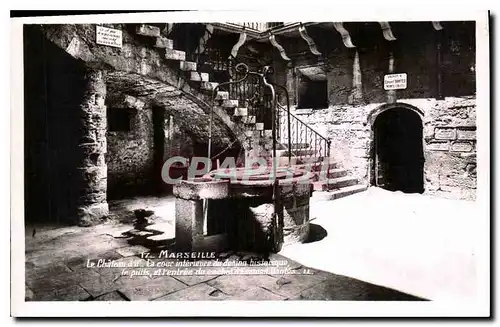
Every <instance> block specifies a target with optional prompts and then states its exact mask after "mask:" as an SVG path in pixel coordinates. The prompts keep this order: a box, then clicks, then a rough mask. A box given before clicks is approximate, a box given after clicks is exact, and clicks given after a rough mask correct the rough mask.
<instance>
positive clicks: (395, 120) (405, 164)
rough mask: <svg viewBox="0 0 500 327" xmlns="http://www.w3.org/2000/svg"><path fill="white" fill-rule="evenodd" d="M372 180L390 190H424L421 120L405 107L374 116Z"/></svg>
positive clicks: (414, 191)
mask: <svg viewBox="0 0 500 327" xmlns="http://www.w3.org/2000/svg"><path fill="white" fill-rule="evenodd" d="M373 131H374V146H375V148H374V150H375V151H374V182H375V185H376V186H379V187H382V188H384V189H386V190H389V191H402V192H405V193H423V191H424V175H423V164H424V155H423V148H422V121H421V119H420V116H419V115H418V114H417V113H416V112H414V111H412V110H409V109H406V108H393V109H390V110H387V111H384V112H382V113H381V114H380V115H378V117H377V118H376V120H375V123H374V125H373Z"/></svg>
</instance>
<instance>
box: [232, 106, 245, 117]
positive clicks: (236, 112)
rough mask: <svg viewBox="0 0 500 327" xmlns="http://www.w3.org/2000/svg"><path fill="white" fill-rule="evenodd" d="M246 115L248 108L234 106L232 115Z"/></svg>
mask: <svg viewBox="0 0 500 327" xmlns="http://www.w3.org/2000/svg"><path fill="white" fill-rule="evenodd" d="M247 115H248V108H234V114H233V116H239V117H243V116H247Z"/></svg>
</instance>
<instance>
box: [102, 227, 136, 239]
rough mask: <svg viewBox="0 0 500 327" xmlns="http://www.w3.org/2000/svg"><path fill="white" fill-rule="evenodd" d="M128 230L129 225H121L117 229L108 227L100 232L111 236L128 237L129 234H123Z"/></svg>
mask: <svg viewBox="0 0 500 327" xmlns="http://www.w3.org/2000/svg"><path fill="white" fill-rule="evenodd" d="M129 231H130V226H123V227H120V228H118V229H116V228H115V229H110V230H109V231H106V232H104V233H102V234H104V235H109V236H112V237H114V238H128V237H129V236H127V235H124V234H125V233H127V232H129Z"/></svg>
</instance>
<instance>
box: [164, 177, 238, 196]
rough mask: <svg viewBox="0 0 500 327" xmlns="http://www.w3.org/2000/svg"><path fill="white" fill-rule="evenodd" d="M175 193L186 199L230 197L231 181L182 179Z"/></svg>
mask: <svg viewBox="0 0 500 327" xmlns="http://www.w3.org/2000/svg"><path fill="white" fill-rule="evenodd" d="M174 195H175V196H176V197H178V198H182V199H186V200H198V199H224V198H227V197H229V181H227V180H225V181H181V183H180V184H177V185H175V186H174Z"/></svg>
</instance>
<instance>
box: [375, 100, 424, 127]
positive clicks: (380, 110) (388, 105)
mask: <svg viewBox="0 0 500 327" xmlns="http://www.w3.org/2000/svg"><path fill="white" fill-rule="evenodd" d="M396 108H404V109H408V110H411V111H413V112H415V113H417V114H418V115H420V120H421V121H422V122H423V118H424V112H423V111H422V110H421V109H419V108H417V107H415V106H412V105H410V104H407V103H403V102H396V103H386V104H383V105H381V106H379V107H377V108H375V109H374V110H372V112H370V113H369V114H368V117H367V121H368V123H369V124H370V127H371V128H372V130H373V124H374V123H375V120H376V119H377V117H378V115H380V114H381V113H383V112H385V111H387V110H391V109H396Z"/></svg>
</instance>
